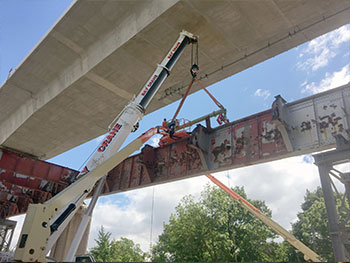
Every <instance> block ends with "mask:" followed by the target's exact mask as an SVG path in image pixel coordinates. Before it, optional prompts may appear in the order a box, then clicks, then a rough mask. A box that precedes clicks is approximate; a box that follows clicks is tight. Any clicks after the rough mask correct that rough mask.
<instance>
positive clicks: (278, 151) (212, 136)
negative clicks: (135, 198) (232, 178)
mask: <svg viewBox="0 0 350 263" xmlns="http://www.w3.org/2000/svg"><path fill="white" fill-rule="evenodd" d="M208 124H209V122H208V120H207V128H205V127H203V126H201V125H199V126H197V127H196V128H195V129H194V130H193V132H192V133H191V135H190V137H189V138H187V139H183V140H176V141H175V142H174V143H173V144H170V145H166V146H164V147H158V148H154V147H152V146H149V145H146V146H145V147H144V148H143V149H142V150H141V153H140V154H137V155H134V156H131V157H129V158H127V159H126V160H125V161H123V162H122V163H121V164H120V165H118V166H116V167H115V168H114V169H112V170H111V171H110V172H109V173H108V176H107V180H106V183H105V186H104V190H103V194H104V195H107V194H112V193H116V192H122V191H127V190H131V189H136V188H140V187H146V186H149V185H154V184H161V183H165V182H170V181H174V180H181V179H185V178H189V177H193V176H198V175H203V174H206V173H213V172H217V171H223V170H228V169H234V168H237V167H243V166H247V165H253V164H257V163H263V162H269V161H272V160H277V159H282V158H285V157H289V156H295V155H300V154H305V153H312V152H317V151H321V150H324V149H330V148H333V147H335V145H336V139H335V137H337V142H339V141H340V142H342V141H349V139H350V129H349V127H350V84H347V85H345V86H342V87H339V88H337V89H333V90H330V91H327V92H323V93H320V94H317V95H314V96H311V97H308V98H304V99H301V100H299V101H295V102H292V103H286V101H285V100H283V98H282V97H280V96H277V97H276V100H275V102H274V103H273V105H272V109H270V110H267V111H264V112H261V113H258V114H254V115H252V116H249V117H246V118H243V119H241V120H237V121H234V122H231V123H228V124H226V125H224V126H220V127H217V128H215V129H212V128H210V125H208ZM77 174H78V171H74V170H71V169H69V168H65V167H61V166H57V165H54V164H50V163H48V162H44V161H41V160H37V159H34V158H30V157H28V156H22V155H21V154H18V153H15V152H11V151H7V150H4V149H3V150H0V188H1V192H0V217H1V218H4V217H8V216H11V215H16V214H19V213H24V212H26V210H27V207H28V205H29V204H30V203H40V202H44V201H46V200H48V199H49V198H50V197H51V196H54V195H55V194H57V193H58V192H60V191H61V190H63V189H64V188H65V187H67V186H68V185H69V184H70V183H71V182H73V181H74V180H75V178H76V175H77Z"/></svg>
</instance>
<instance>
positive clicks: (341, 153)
mask: <svg viewBox="0 0 350 263" xmlns="http://www.w3.org/2000/svg"><path fill="white" fill-rule="evenodd" d="M314 158H315V164H316V165H317V166H318V170H319V174H320V180H321V186H322V191H323V196H324V201H325V205H326V210H327V216H328V230H329V236H330V239H331V241H332V247H333V252H334V260H335V261H347V262H349V261H350V209H349V207H350V170H349V168H350V141H349V140H344V139H343V138H342V137H339V136H337V148H336V149H335V150H332V151H327V152H324V153H319V154H316V155H314ZM339 164H343V165H344V164H345V165H347V168H348V169H347V171H340V170H338V169H337V167H336V165H339ZM345 168H346V167H345ZM332 178H333V179H336V180H337V181H338V182H340V183H342V184H343V185H344V188H345V193H344V195H343V196H342V195H341V194H340V193H339V191H338V189H337V187H336V185H335V184H334V182H333V179H332ZM337 201H339V202H340V206H338V207H337V205H336V203H337ZM340 215H342V216H340Z"/></svg>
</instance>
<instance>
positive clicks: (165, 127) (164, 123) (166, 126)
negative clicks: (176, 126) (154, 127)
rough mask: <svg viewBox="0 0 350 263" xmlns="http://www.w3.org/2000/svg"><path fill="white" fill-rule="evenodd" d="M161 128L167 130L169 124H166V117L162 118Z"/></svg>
mask: <svg viewBox="0 0 350 263" xmlns="http://www.w3.org/2000/svg"><path fill="white" fill-rule="evenodd" d="M162 128H163V130H164V131H165V132H168V131H169V126H168V122H167V121H166V119H165V118H164V120H163V123H162Z"/></svg>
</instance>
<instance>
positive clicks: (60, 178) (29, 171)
mask: <svg viewBox="0 0 350 263" xmlns="http://www.w3.org/2000/svg"><path fill="white" fill-rule="evenodd" d="M3 170H5V171H7V172H13V173H15V174H20V175H23V176H28V177H32V178H37V179H40V180H45V181H48V182H52V183H59V184H63V185H69V184H71V183H72V182H73V181H74V179H75V176H76V175H77V172H76V171H74V170H72V169H69V168H66V167H62V166H59V165H55V164H52V163H49V162H45V161H41V160H38V159H34V158H31V157H28V156H24V155H21V154H19V153H16V152H11V151H8V150H4V149H0V171H3Z"/></svg>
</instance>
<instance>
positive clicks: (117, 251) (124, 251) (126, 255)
mask: <svg viewBox="0 0 350 263" xmlns="http://www.w3.org/2000/svg"><path fill="white" fill-rule="evenodd" d="M111 254H112V255H111V256H112V259H113V261H117V262H140V261H145V260H146V257H148V254H147V253H144V252H143V251H142V250H141V248H140V245H139V244H134V242H133V241H132V240H130V239H127V238H125V237H121V238H120V240H117V241H113V242H112V244H111Z"/></svg>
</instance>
